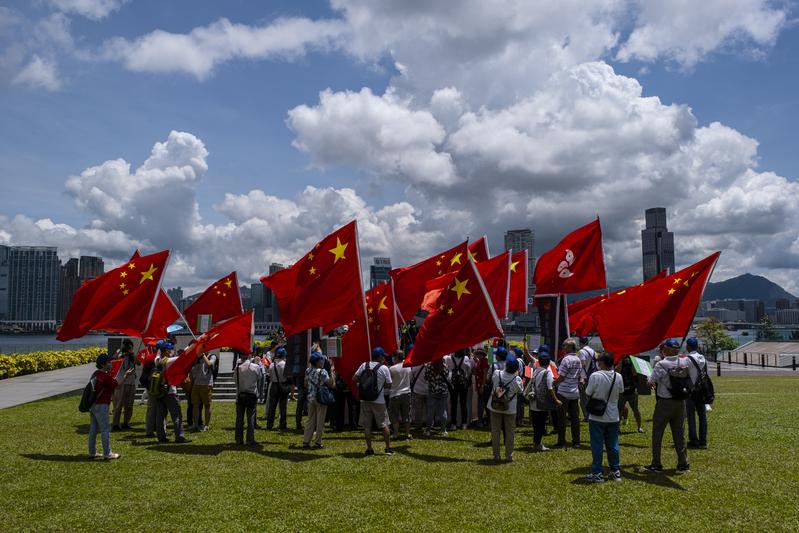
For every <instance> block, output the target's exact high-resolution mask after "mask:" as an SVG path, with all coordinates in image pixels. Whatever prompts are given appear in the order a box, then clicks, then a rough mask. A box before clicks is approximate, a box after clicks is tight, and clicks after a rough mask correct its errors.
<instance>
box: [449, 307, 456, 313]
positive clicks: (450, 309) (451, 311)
mask: <svg viewBox="0 0 799 533" xmlns="http://www.w3.org/2000/svg"><path fill="white" fill-rule="evenodd" d="M447 314H448V315H454V314H455V311H453V310H452V308H451V307H450V308H449V311H447Z"/></svg>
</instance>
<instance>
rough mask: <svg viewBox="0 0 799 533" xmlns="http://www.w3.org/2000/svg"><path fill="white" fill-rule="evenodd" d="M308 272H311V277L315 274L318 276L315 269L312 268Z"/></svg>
mask: <svg viewBox="0 0 799 533" xmlns="http://www.w3.org/2000/svg"><path fill="white" fill-rule="evenodd" d="M308 272H310V273H311V275H312V276H313V275H314V274H316V269H315V268H314V267H311V268H310V269H308Z"/></svg>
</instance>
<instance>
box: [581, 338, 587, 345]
mask: <svg viewBox="0 0 799 533" xmlns="http://www.w3.org/2000/svg"><path fill="white" fill-rule="evenodd" d="M580 344H588V337H580Z"/></svg>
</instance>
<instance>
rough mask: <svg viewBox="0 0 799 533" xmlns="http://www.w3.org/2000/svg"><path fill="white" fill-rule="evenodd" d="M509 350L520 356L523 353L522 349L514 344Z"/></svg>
mask: <svg viewBox="0 0 799 533" xmlns="http://www.w3.org/2000/svg"><path fill="white" fill-rule="evenodd" d="M511 351H512V352H513V353H515V354H516V357H521V356H523V355H524V351H522V349H521V348H519V347H518V346H514V347H513V348H511Z"/></svg>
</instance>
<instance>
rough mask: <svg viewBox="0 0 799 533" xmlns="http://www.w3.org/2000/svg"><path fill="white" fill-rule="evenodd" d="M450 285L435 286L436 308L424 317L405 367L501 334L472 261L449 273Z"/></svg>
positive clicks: (497, 321) (488, 298)
mask: <svg viewBox="0 0 799 533" xmlns="http://www.w3.org/2000/svg"><path fill="white" fill-rule="evenodd" d="M446 279H447V282H448V283H447V284H446V286H445V287H444V288H443V289H441V288H440V287H436V288H435V289H434V290H435V291H437V295H438V296H437V298H436V300H435V304H434V305H435V308H434V310H433V311H432V312H431V313H430V314H429V315H428V316H427V318H425V320H424V323H422V327H421V329H420V330H419V334H418V335H417V336H416V342H415V343H414V345H413V349H412V350H411V352H410V353H409V354H408V357H406V358H405V362H404V365H405V366H416V365H420V364H423V363H428V362H430V361H433V360H435V359H440V358H442V357H444V356H445V355H446V354H448V353H451V352H454V351H455V350H459V349H461V348H465V347H468V346H473V345H474V344H477V343H478V342H482V341H484V340H485V339H489V338H491V337H499V336H502V327H501V326H500V324H499V318H498V317H497V314H496V312H495V311H494V306H493V304H492V303H491V298H490V297H489V295H488V292H487V291H486V288H485V286H484V285H483V281H482V279H481V278H480V273H479V272H478V271H477V267H476V266H475V264H474V262H473V261H466V263H465V264H464V265H463V267H462V268H461V269H460V270H458V271H457V272H454V273H452V274H449V275H448V276H447V278H446Z"/></svg>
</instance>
